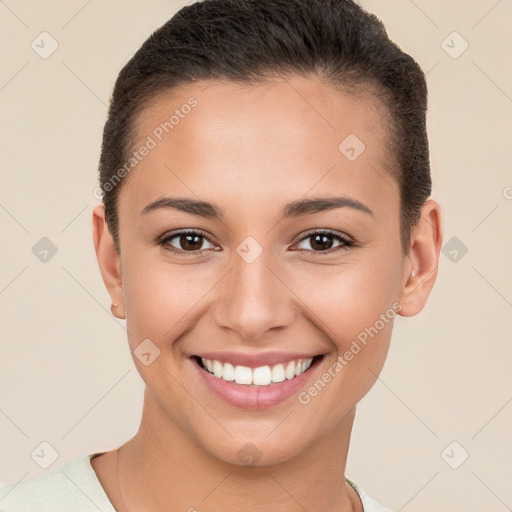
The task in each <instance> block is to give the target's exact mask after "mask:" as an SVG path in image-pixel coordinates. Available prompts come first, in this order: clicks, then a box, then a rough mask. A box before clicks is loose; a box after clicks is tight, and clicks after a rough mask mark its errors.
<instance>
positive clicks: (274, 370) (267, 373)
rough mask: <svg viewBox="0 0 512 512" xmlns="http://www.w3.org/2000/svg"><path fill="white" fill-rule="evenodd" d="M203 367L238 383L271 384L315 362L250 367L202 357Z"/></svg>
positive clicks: (215, 374) (290, 362)
mask: <svg viewBox="0 0 512 512" xmlns="http://www.w3.org/2000/svg"><path fill="white" fill-rule="evenodd" d="M201 361H202V363H203V368H206V369H207V370H208V371H209V372H210V373H211V374H213V375H214V376H215V377H217V378H218V379H223V380H226V381H235V382H236V383H237V384H245V385H251V384H253V385H255V386H269V385H270V384H272V383H273V382H283V381H284V380H291V379H293V378H294V377H296V376H298V375H300V374H301V373H304V372H305V371H306V370H307V369H308V368H309V367H310V366H311V363H312V362H313V358H312V357H310V358H309V359H299V360H298V361H289V362H288V363H284V364H283V363H280V364H276V365H274V366H272V367H270V366H268V365H266V366H259V367H257V368H249V367H248V366H241V365H237V366H233V365H232V364H231V363H221V362H220V361H216V360H210V359H205V358H204V357H202V358H201Z"/></svg>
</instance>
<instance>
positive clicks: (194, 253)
mask: <svg viewBox="0 0 512 512" xmlns="http://www.w3.org/2000/svg"><path fill="white" fill-rule="evenodd" d="M182 235H197V236H200V237H202V238H204V239H205V240H207V241H208V242H210V243H211V244H213V242H212V241H211V240H210V238H209V237H208V236H206V235H205V234H204V233H203V232H202V231H198V230H196V229H187V230H183V231H178V232H176V233H174V234H172V235H169V236H166V237H164V238H162V239H161V240H159V241H157V244H158V245H159V246H161V247H163V248H164V249H165V250H167V251H170V252H173V253H176V254H185V255H187V256H197V255H202V254H203V253H204V252H206V251H208V250H211V249H198V250H195V251H184V250H180V249H176V247H173V246H172V245H170V246H168V247H166V244H167V243H168V242H169V241H170V240H172V239H174V238H177V237H180V236H182ZM313 235H328V236H332V237H333V238H335V239H337V240H338V241H340V242H341V243H342V244H341V245H339V246H337V247H331V248H330V249H327V250H326V251H313V250H310V249H297V250H299V251H307V252H312V253H313V254H314V255H315V256H317V255H318V256H323V255H326V254H332V253H334V252H336V251H340V250H347V249H348V248H350V247H358V244H357V243H356V242H354V241H352V240H350V239H348V238H346V237H344V236H342V235H340V234H339V233H338V232H337V231H333V230H330V229H321V230H316V231H309V232H307V233H305V234H304V236H303V237H302V238H301V239H300V240H299V241H298V242H297V244H299V243H300V242H303V241H304V240H307V239H308V238H311V237H312V236H313ZM295 245H296V244H295Z"/></svg>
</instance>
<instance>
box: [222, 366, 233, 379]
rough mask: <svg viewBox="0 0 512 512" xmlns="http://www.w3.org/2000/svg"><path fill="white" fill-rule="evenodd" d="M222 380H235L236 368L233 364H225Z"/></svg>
mask: <svg viewBox="0 0 512 512" xmlns="http://www.w3.org/2000/svg"><path fill="white" fill-rule="evenodd" d="M222 378H223V379H224V380H235V367H234V366H233V365H232V364H231V363H224V369H223V371H222Z"/></svg>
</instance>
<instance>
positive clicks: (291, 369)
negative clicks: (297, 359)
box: [284, 361, 295, 380]
mask: <svg viewBox="0 0 512 512" xmlns="http://www.w3.org/2000/svg"><path fill="white" fill-rule="evenodd" d="M284 373H285V375H286V378H287V379H288V380H290V379H293V377H295V363H294V362H293V361H290V362H289V363H288V365H287V366H286V370H285V371H284Z"/></svg>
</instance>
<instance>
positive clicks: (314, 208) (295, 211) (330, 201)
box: [140, 196, 374, 219]
mask: <svg viewBox="0 0 512 512" xmlns="http://www.w3.org/2000/svg"><path fill="white" fill-rule="evenodd" d="M344 207H345V208H353V209H355V210H359V211H361V212H364V213H367V214H369V215H371V216H374V213H373V211H372V210H371V209H370V208H369V207H368V206H366V205H365V204H364V203H362V202H361V201H358V200H357V199H354V198H352V197H348V196H333V197H320V198H312V199H301V200H298V201H293V202H291V203H289V204H287V205H286V206H285V207H284V208H283V210H282V212H281V219H289V218H295V217H300V216H302V215H312V214H314V213H320V212H325V211H328V210H333V209H335V208H344ZM160 208H173V209H175V210H180V211H183V212H186V213H191V214H192V215H199V216H200V217H206V218H211V219H223V218H224V210H222V208H219V207H218V206H215V205H214V204H212V203H208V202H206V201H198V200H195V199H189V198H182V197H170V196H165V197H160V198H158V199H156V200H155V201H153V202H151V203H149V204H148V205H146V206H145V207H144V209H143V210H142V211H141V213H140V214H141V215H145V214H147V213H149V212H151V211H154V210H157V209H160Z"/></svg>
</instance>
